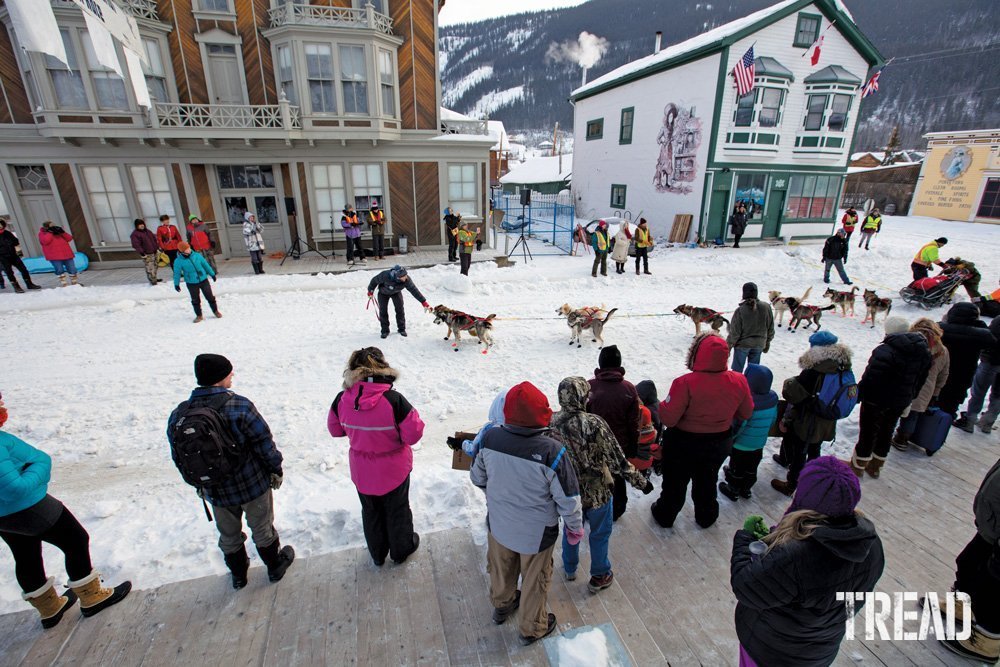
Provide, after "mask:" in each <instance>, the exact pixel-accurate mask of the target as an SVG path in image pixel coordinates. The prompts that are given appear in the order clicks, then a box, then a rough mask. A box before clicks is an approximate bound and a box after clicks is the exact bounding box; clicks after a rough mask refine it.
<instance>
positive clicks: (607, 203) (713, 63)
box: [571, 0, 884, 239]
mask: <svg viewBox="0 0 1000 667" xmlns="http://www.w3.org/2000/svg"><path fill="white" fill-rule="evenodd" d="M831 24H833V27H832V28H831V27H830V26H831ZM820 35H822V36H823V43H822V49H821V55H820V58H819V61H818V63H817V64H816V65H815V66H814V65H813V64H812V63H811V58H810V57H809V51H810V47H811V46H812V45H813V44H814V43H815V42H816V40H817V39H818V38H819V37H820ZM751 46H753V47H754V55H755V56H756V58H755V60H754V64H755V78H754V88H753V89H752V90H751V91H750V92H749V94H747V95H744V96H742V97H741V96H738V95H737V94H736V89H735V85H734V78H733V74H732V72H733V69H734V67H735V66H736V65H737V63H739V62H740V61H741V59H742V58H743V56H744V54H745V53H747V51H748V50H749V49H750V47H751ZM883 62H884V60H883V58H882V56H881V54H880V53H879V52H878V50H877V49H876V48H875V47H874V45H873V44H872V43H871V41H869V39H868V38H867V37H866V36H865V35H864V34H863V33H862V32H861V30H860V29H859V28H858V26H857V25H855V23H854V21H853V19H852V17H851V15H850V13H849V12H848V11H847V9H846V8H845V7H844V5H843V3H842V2H839V1H838V0H785V1H784V2H780V3H778V4H776V5H773V6H771V7H768V8H766V9H763V10H761V11H758V12H755V13H753V14H750V15H749V16H747V17H745V18H743V19H739V20H737V21H733V22H731V23H727V24H725V25H722V26H719V27H718V28H714V29H712V30H710V31H708V32H706V33H703V34H701V35H698V36H696V37H693V38H691V39H689V40H687V41H684V42H681V43H679V44H675V45H672V46H669V47H667V48H664V49H663V50H656V51H655V52H654V53H653V54H651V55H649V56H647V57H645V58H641V59H639V60H636V61H634V62H632V63H629V64H627V65H624V66H622V67H619V68H618V69H616V70H613V71H611V72H609V73H608V74H605V75H604V76H601V77H599V78H597V79H594V80H593V81H591V82H589V83H587V84H585V85H584V86H582V87H580V88H577V89H576V90H575V91H573V93H572V95H571V99H572V101H573V104H574V151H573V152H574V159H575V163H576V165H575V168H574V174H573V190H574V192H573V194H574V198H575V199H576V201H577V214H578V215H580V216H583V217H599V216H604V215H607V214H609V213H611V212H618V213H625V212H631V213H632V214H633V215H637V214H638V212H639V211H643V212H644V213H643V215H644V217H646V218H647V219H649V221H650V224H651V225H652V227H653V229H654V232H655V233H656V234H657V235H664V234H666V233H667V232H669V230H670V228H671V226H672V223H673V220H674V216H676V215H678V214H691V215H693V216H694V221H695V223H694V224H693V225H692V228H693V231H692V236H694V234H698V235H699V236H701V237H702V238H708V239H712V238H718V237H722V236H724V235H725V231H726V228H727V224H726V223H727V220H728V217H729V214H730V212H731V211H732V210H733V207H734V205H735V203H736V202H737V201H744V202H746V203H748V204H749V207H748V208H749V211H750V214H751V220H750V224H749V227H748V230H747V233H746V237H745V238H775V237H779V236H780V237H786V238H787V237H789V236H795V237H807V238H820V237H823V236H826V235H828V234H830V233H831V231H832V229H833V227H834V216H835V212H836V208H837V199H838V196H839V194H840V191H841V186H842V184H843V181H844V177H845V175H846V172H847V164H848V158H849V157H850V155H851V147H852V144H853V142H854V132H855V126H856V124H857V120H858V115H859V114H858V109H859V106H860V104H861V87H862V85H863V84H864V81H865V80H866V78H867V77H868V76H869V73H870V72H871V71H873V68H875V67H878V66H880V65H881V64H882V63H883Z"/></svg>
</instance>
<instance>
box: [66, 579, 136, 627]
mask: <svg viewBox="0 0 1000 667" xmlns="http://www.w3.org/2000/svg"><path fill="white" fill-rule="evenodd" d="M69 587H70V588H72V589H73V592H74V593H76V594H77V596H79V598H80V612H81V613H83V615H84V616H93V615H94V614H96V613H98V612H100V611H102V610H104V609H107V608H108V607H110V606H111V605H113V604H118V603H119V602H121V601H122V600H124V599H125V596H127V595H128V594H129V591H131V590H132V582H131V581H125V582H122V583H120V584H118V585H117V586H115V587H114V588H105V587H103V586H101V574H100V573H99V572H98V571H97V570H94V571H93V572H91V573H90V574H89V575H87V576H86V577H84V578H83V579H80V580H78V581H71V582H69Z"/></svg>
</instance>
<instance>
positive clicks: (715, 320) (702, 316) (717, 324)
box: [674, 303, 729, 336]
mask: <svg viewBox="0 0 1000 667" xmlns="http://www.w3.org/2000/svg"><path fill="white" fill-rule="evenodd" d="M674 312H675V313H677V314H678V315H687V316H688V317H690V318H691V321H692V322H694V335H695V336H698V335H700V334H701V325H702V323H704V324H708V325H709V326H711V327H712V330H713V331H715V332H716V333H718V331H719V329H721V328H722V325H723V324H725V325H726V327H727V328H728V327H729V320H727V319H726V318H724V317H723V316H722V314H721V313H717V312H715V311H714V310H712V309H711V308H702V307H701V306H689V305H687V304H686V303H682V304H681V305H679V306H677V307H676V308H674Z"/></svg>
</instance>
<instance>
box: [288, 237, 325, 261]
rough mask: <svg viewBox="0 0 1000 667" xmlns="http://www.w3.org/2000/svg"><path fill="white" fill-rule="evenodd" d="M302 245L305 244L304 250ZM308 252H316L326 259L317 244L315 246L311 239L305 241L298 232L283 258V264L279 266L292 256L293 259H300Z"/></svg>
mask: <svg viewBox="0 0 1000 667" xmlns="http://www.w3.org/2000/svg"><path fill="white" fill-rule="evenodd" d="M302 246H305V249H304V250H303V249H302ZM307 252H314V253H316V254H317V255H319V256H320V257H322V258H323V259H326V255H324V254H323V253H321V252H320V251H319V249H318V248H317V247H316V246H314V245H313V244H312V243H309V241H303V240H302V237H301V236H299V235H298V234H296V235H295V239H294V240H293V241H292V243H291V245H289V246H288V250H286V251H285V256H284V257H282V258H281V264H279V265H278V266H284V265H285V260H286V259H288V258H289V257H291V258H292V259H298V258H300V257H302V255H304V254H306V253H307Z"/></svg>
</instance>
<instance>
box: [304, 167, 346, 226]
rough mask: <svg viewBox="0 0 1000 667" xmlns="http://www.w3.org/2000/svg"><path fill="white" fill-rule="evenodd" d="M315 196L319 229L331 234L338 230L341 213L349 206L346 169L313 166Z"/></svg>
mask: <svg viewBox="0 0 1000 667" xmlns="http://www.w3.org/2000/svg"><path fill="white" fill-rule="evenodd" d="M312 179H313V194H314V196H315V197H316V219H317V220H319V229H320V231H322V232H329V231H330V230H331V229H338V223H339V221H340V212H341V210H343V208H344V206H345V205H346V204H347V188H346V187H345V185H344V167H343V165H339V164H314V165H313V166H312Z"/></svg>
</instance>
